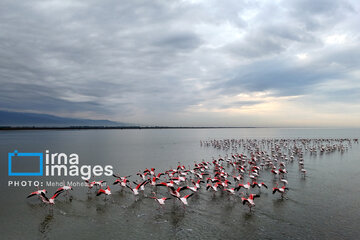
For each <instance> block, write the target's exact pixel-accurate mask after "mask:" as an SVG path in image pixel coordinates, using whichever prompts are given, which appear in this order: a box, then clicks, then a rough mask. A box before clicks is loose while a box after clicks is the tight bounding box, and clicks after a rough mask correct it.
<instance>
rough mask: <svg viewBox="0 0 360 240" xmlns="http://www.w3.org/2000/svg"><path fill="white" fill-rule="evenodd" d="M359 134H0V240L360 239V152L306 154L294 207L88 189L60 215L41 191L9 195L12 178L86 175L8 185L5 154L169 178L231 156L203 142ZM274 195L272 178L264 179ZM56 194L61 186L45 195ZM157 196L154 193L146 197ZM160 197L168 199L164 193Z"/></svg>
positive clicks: (296, 177)
mask: <svg viewBox="0 0 360 240" xmlns="http://www.w3.org/2000/svg"><path fill="white" fill-rule="evenodd" d="M359 137H360V131H359V129H275V128H259V129H181V130H180V129H171V130H169V129H166V130H165V129H164V130H161V129H158V130H81V131H76V130H71V131H70V130H69V131H0V159H1V165H0V169H1V172H0V173H1V176H0V181H1V193H2V194H1V195H0V203H1V210H0V213H1V214H0V217H1V219H0V220H1V221H0V236H1V239H64V238H65V239H145V238H152V239H189V238H191V239H241V238H243V239H244V238H245V239H358V238H359V237H358V236H359V234H360V211H359V209H360V146H359V145H360V144H354V143H353V144H352V145H351V147H350V148H349V149H348V150H347V151H345V152H344V153H340V152H334V153H331V154H322V155H320V154H317V155H310V154H309V153H307V154H305V155H304V162H305V168H306V169H307V171H308V176H307V177H306V178H305V179H304V178H302V177H301V175H300V174H299V168H298V165H297V163H295V162H294V163H293V164H291V163H289V164H288V166H287V169H288V171H289V173H288V181H289V188H290V190H289V192H288V194H287V197H288V199H287V200H281V199H279V196H277V195H273V194H272V193H271V189H268V190H261V198H259V199H256V207H255V208H254V211H253V212H251V213H250V212H249V210H248V208H247V207H246V206H243V205H242V204H241V200H240V198H239V197H235V196H232V197H229V196H228V195H227V194H225V193H224V194H222V193H216V194H213V193H211V192H207V191H206V190H205V189H204V188H203V189H201V190H200V192H199V193H198V194H196V195H195V196H193V197H192V198H190V199H189V206H188V207H186V208H185V209H184V208H183V206H182V205H181V204H180V203H179V202H178V201H173V200H169V201H168V202H167V204H166V205H165V207H164V208H161V209H159V207H158V205H157V204H156V203H155V202H154V201H153V200H152V199H148V198H145V197H143V196H140V197H138V198H135V197H134V196H133V194H132V193H131V192H130V191H129V189H125V190H123V191H121V189H120V187H119V186H113V185H111V183H112V182H113V181H114V178H113V177H101V178H98V179H99V180H100V179H103V180H107V181H108V183H110V187H111V189H112V193H113V194H112V195H111V197H110V198H109V200H108V201H104V200H103V199H104V198H103V197H102V196H101V197H96V196H95V194H94V193H93V192H92V193H91V194H88V190H87V189H86V188H84V187H78V188H75V189H74V191H73V192H72V197H73V198H72V201H70V200H69V199H67V198H65V197H64V196H60V197H59V198H58V199H57V202H56V204H55V205H54V206H53V207H49V206H44V205H43V204H41V203H39V200H38V199H37V198H36V197H34V198H33V199H32V198H30V199H26V196H27V195H28V194H29V192H31V191H33V190H34V189H35V188H34V187H29V186H27V187H8V186H7V184H8V181H9V180H24V179H25V180H41V181H46V180H53V181H54V180H57V181H61V180H66V181H67V180H74V181H81V179H80V177H62V178H61V177H41V178H40V177H9V176H8V175H7V159H8V158H7V154H8V152H13V151H14V150H15V149H17V150H19V151H21V152H44V151H45V150H46V149H48V150H49V151H50V152H53V153H54V152H64V153H67V154H70V153H77V154H78V155H79V157H80V165H85V164H88V165H113V167H114V171H115V172H116V173H118V174H120V175H129V174H133V176H132V179H137V177H136V176H134V175H135V173H137V172H138V171H139V170H140V169H141V170H143V169H145V168H151V167H154V168H156V171H157V172H159V171H163V170H166V169H169V168H170V167H176V166H177V165H178V162H181V163H182V164H184V165H186V166H187V165H190V164H191V166H192V165H193V163H194V161H196V162H199V161H201V160H202V159H204V160H206V161H210V160H211V159H212V157H218V156H219V155H222V156H223V155H225V154H226V153H231V151H229V152H224V151H220V150H215V149H212V148H201V147H200V144H199V143H200V140H210V139H219V140H220V139H224V138H236V139H240V138H359ZM261 177H262V179H263V180H264V182H267V183H268V185H269V187H273V177H272V176H271V175H270V174H269V173H268V172H263V173H261ZM46 188H47V190H48V191H49V192H50V193H53V192H55V190H56V189H57V188H56V187H46ZM150 193H151V190H150V189H146V191H145V194H146V195H148V194H150ZM158 193H159V195H164V196H167V195H168V194H167V191H166V190H165V188H164V189H160V188H158Z"/></svg>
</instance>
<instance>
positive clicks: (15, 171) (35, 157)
mask: <svg viewBox="0 0 360 240" xmlns="http://www.w3.org/2000/svg"><path fill="white" fill-rule="evenodd" d="M8 156H9V176H42V175H43V153H21V152H18V151H17V150H15V151H14V152H13V153H11V152H10V153H9V155H8Z"/></svg>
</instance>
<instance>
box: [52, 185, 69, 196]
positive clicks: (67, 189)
mask: <svg viewBox="0 0 360 240" xmlns="http://www.w3.org/2000/svg"><path fill="white" fill-rule="evenodd" d="M69 190H71V191H72V190H73V188H72V187H71V186H63V187H60V188H58V189H57V190H56V192H55V194H56V193H58V192H62V191H65V192H66V195H68V194H69Z"/></svg>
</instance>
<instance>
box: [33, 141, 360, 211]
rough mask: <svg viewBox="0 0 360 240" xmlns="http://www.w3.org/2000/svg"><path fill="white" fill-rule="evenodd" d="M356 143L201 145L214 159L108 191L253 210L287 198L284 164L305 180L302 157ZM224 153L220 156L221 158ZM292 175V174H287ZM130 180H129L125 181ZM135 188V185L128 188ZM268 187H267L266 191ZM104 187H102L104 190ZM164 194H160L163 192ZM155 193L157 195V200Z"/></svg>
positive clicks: (149, 174)
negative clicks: (224, 199)
mask: <svg viewBox="0 0 360 240" xmlns="http://www.w3.org/2000/svg"><path fill="white" fill-rule="evenodd" d="M357 142H358V141H357V139H223V140H204V141H200V146H201V147H203V148H214V149H215V151H217V152H218V153H223V155H221V154H220V155H219V156H218V157H213V158H212V159H211V160H209V161H205V160H202V161H199V162H194V163H193V165H192V166H190V165H188V166H187V167H186V166H185V165H183V164H180V162H179V163H178V164H177V167H175V168H170V169H168V170H164V171H161V172H157V171H156V169H155V168H150V169H148V168H146V169H144V170H139V172H137V173H136V174H133V175H126V176H120V175H118V174H113V178H114V179H113V183H112V185H113V186H112V188H113V191H114V189H116V190H117V191H119V190H120V191H130V192H131V193H132V194H133V195H134V197H135V200H137V199H138V198H142V199H153V200H155V202H156V204H159V205H160V206H162V207H163V206H164V205H165V203H166V202H167V201H168V200H170V199H174V202H176V201H178V202H179V203H180V204H181V205H183V206H184V207H185V206H187V205H189V204H190V203H191V201H190V200H189V199H190V198H191V197H192V196H195V195H198V194H213V195H215V196H216V195H219V194H221V195H223V194H228V195H229V197H230V196H235V198H232V199H235V200H234V201H236V197H237V198H238V199H239V201H241V203H242V204H243V205H246V206H247V207H248V208H249V211H252V208H254V207H255V199H257V198H259V199H258V200H256V201H264V200H263V198H261V195H262V194H263V191H265V192H266V191H271V193H272V194H273V195H274V197H273V198H274V199H276V197H275V194H277V193H278V194H279V197H280V198H278V199H282V200H283V199H284V200H285V199H287V198H286V194H287V193H288V191H290V190H291V188H290V187H289V185H290V184H289V182H288V180H289V179H288V174H290V173H289V171H288V170H287V169H286V167H287V165H294V164H295V163H297V164H298V165H299V177H300V178H304V179H305V178H306V177H307V170H306V169H305V168H304V165H305V164H304V154H305V153H309V154H311V155H314V154H326V153H333V152H336V151H338V152H344V151H347V150H348V149H349V148H350V147H351V144H352V143H357ZM224 152H225V153H224ZM291 174H294V173H293V172H292V171H291ZM132 176H133V178H132V179H131V180H130V178H131V177H132ZM85 183H86V186H87V187H88V191H89V193H91V191H93V189H95V194H96V196H101V195H104V200H105V201H106V200H107V197H108V196H110V195H111V194H112V193H111V189H110V186H109V185H106V184H107V181H105V180H101V181H95V180H93V181H90V180H86V181H85ZM133 184H134V185H133ZM270 186H272V188H270V189H269V188H268V187H270ZM105 187H106V188H105ZM164 189H165V191H163V190H164ZM70 190H73V189H72V187H71V186H63V187H61V188H59V189H57V190H56V191H55V193H54V195H53V196H52V197H50V198H49V197H47V196H46V194H47V191H46V190H45V189H41V190H40V189H38V190H37V191H34V192H32V193H30V194H29V195H28V198H30V197H33V196H38V197H39V199H40V200H41V201H42V202H43V203H45V204H50V205H54V204H55V199H57V198H58V196H59V195H60V194H61V193H64V192H65V193H66V194H69V191H70ZM160 194H161V195H162V196H160Z"/></svg>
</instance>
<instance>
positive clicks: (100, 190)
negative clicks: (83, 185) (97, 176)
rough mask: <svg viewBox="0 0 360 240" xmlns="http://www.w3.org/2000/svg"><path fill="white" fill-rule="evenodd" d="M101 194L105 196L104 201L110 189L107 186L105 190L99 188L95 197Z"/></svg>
mask: <svg viewBox="0 0 360 240" xmlns="http://www.w3.org/2000/svg"><path fill="white" fill-rule="evenodd" d="M101 194H105V200H106V196H108V195H111V191H110V187H109V186H107V188H106V189H102V188H100V189H99V191H98V193H97V194H96V196H100V195H101Z"/></svg>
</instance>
